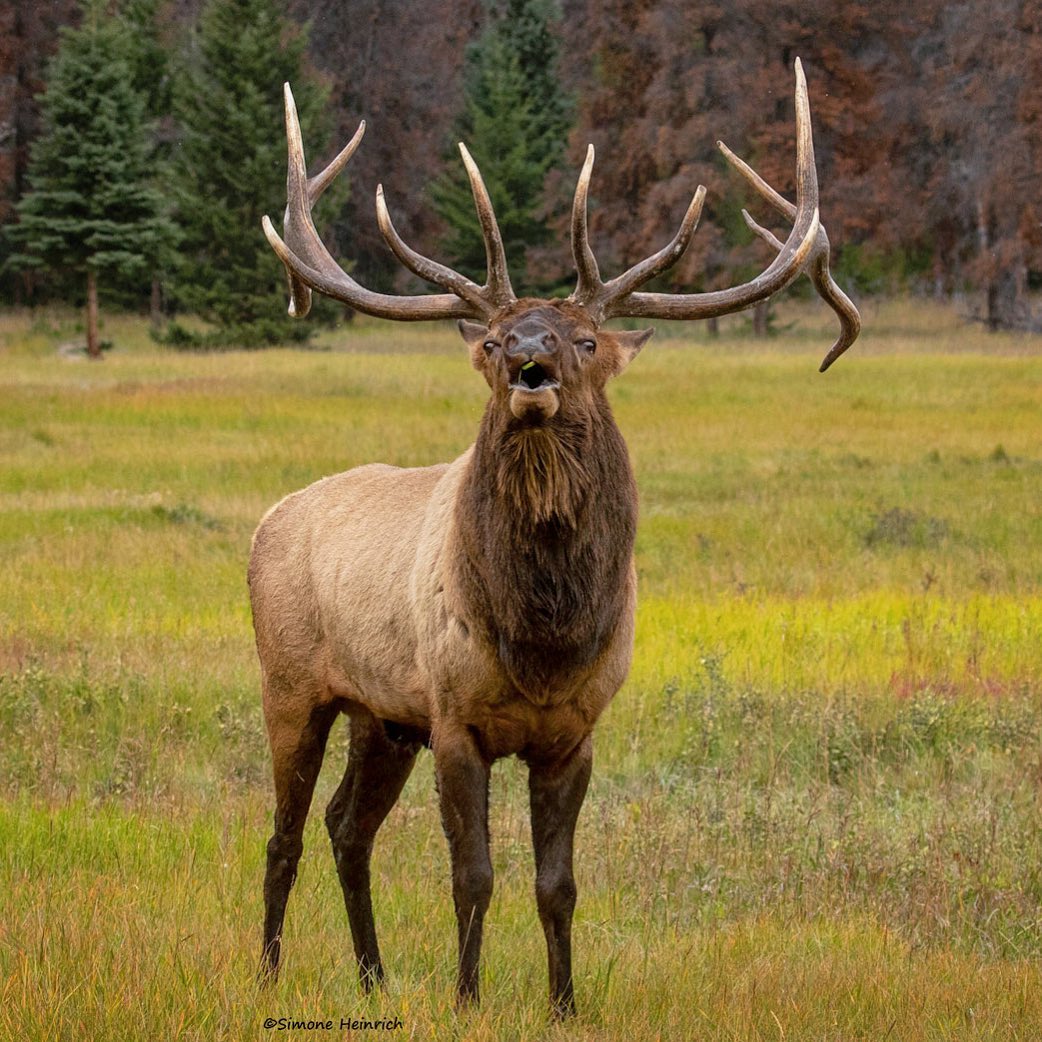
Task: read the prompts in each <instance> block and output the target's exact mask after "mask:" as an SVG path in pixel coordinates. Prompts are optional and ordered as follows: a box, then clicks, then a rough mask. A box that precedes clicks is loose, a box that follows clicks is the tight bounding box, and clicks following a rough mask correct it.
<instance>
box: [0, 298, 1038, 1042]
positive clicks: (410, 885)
mask: <svg viewBox="0 0 1042 1042" xmlns="http://www.w3.org/2000/svg"><path fill="white" fill-rule="evenodd" d="M864 320H865V327H866V328H865V333H864V334H863V337H862V339H861V340H860V341H859V342H858V343H857V344H856V345H855V347H854V348H853V349H852V350H851V351H850V352H849V354H848V355H847V356H846V357H844V358H843V359H841V360H840V361H839V362H837V363H836V365H835V366H834V367H833V368H832V369H831V370H830V371H829V373H828V374H826V375H818V373H817V364H818V362H819V361H820V358H821V357H822V355H823V354H824V353H825V351H826V350H827V348H828V346H829V344H830V343H831V336H832V333H833V329H832V323H831V318H830V314H829V313H828V312H826V311H825V310H824V309H822V308H820V307H817V306H814V305H811V304H809V303H805V302H800V301H793V302H788V303H787V304H785V305H783V306H782V307H781V308H780V310H779V312H778V320H777V326H778V331H777V333H776V335H774V336H773V337H772V338H771V339H769V340H768V341H757V340H754V339H751V338H750V337H749V336H748V334H747V330H746V327H745V324H744V323H743V320H741V319H737V320H735V321H733V322H730V323H724V324H723V329H722V332H721V335H720V336H719V337H718V338H715V339H710V338H709V337H708V335H707V334H706V332H705V331H704V330H703V329H701V328H690V327H679V326H678V327H676V328H670V327H669V326H668V324H667V325H666V327H665V328H662V329H660V332H659V335H658V336H657V337H656V338H655V339H653V340H652V341H651V343H650V344H649V346H648V347H647V348H645V350H644V352H643V353H642V354H641V356H640V357H639V358H638V359H637V360H636V362H635V363H634V364H633V365H632V366H631V368H630V369H629V371H628V372H627V373H626V374H625V375H624V376H623V377H621V378H620V379H619V380H618V381H617V382H616V383H615V384H614V385H613V388H612V392H611V397H612V401H613V405H614V407H615V410H616V414H617V417H618V420H619V424H620V427H621V428H622V430H623V432H624V434H625V435H626V437H627V440H628V443H629V446H630V451H631V455H632V457H633V461H634V466H635V469H636V472H637V479H638V484H639V487H640V491H641V525H640V530H639V535H638V544H637V561H638V570H639V576H640V598H641V600H640V608H639V615H638V632H637V643H636V655H635V659H634V665H633V669H632V672H631V675H630V679H629V681H628V682H627V684H626V685H625V687H624V688H623V689H622V691H621V692H620V693H619V695H618V696H617V698H616V700H615V702H614V704H613V705H612V707H611V708H610V709H609V711H608V713H607V714H606V716H605V717H604V719H603V720H602V722H601V725H600V727H599V729H598V732H597V735H596V742H595V749H596V753H595V768H594V781H593V784H592V787H591V792H590V796H589V798H588V800H587V803H586V806H585V809H584V811H583V815H582V817H581V819H580V824H579V835H578V840H577V876H578V884H579V892H580V896H579V905H578V909H577V915H576V926H575V935H574V943H575V951H576V991H577V996H578V1002H579V1006H580V1015H579V1017H578V1019H577V1020H576V1021H573V1022H571V1023H568V1024H566V1025H550V1024H549V1023H548V1020H547V1015H546V968H545V952H544V947H543V940H542V933H541V930H540V928H539V924H538V919H537V916H536V912H535V903H534V897H533V887H532V880H533V869H532V857H531V852H530V842H529V837H528V823H527V790H526V779H525V775H524V772H523V770H522V768H521V766H520V765H519V764H517V763H515V762H512V761H511V762H503V763H501V764H499V765H497V767H496V769H495V771H494V781H493V819H492V833H493V849H494V862H495V868H496V893H495V897H494V899H493V904H492V908H491V911H490V915H489V920H488V924H487V940H486V945H485V953H484V964H483V978H482V980H483V1006H482V1008H481V1010H480V1011H477V1012H471V1013H466V1014H463V1015H457V1014H456V1013H455V1012H454V1011H453V1008H452V995H453V983H454V972H455V970H454V964H455V931H454V920H453V915H452V902H451V893H450V885H449V871H448V856H447V851H446V848H445V842H444V839H443V837H442V834H441V828H440V822H439V819H438V813H437V807H436V801H435V796H434V787H433V776H432V774H433V772H432V769H431V762H430V757H429V756H427V755H424V756H423V757H421V762H420V764H419V766H418V767H417V770H416V771H415V772H414V774H413V777H412V779H411V780H410V782H409V783H408V785H407V787H406V790H405V793H404V795H403V797H402V800H401V802H400V803H399V805H398V806H397V807H396V809H395V810H394V812H393V813H392V815H391V817H390V818H389V820H388V823H387V825H386V826H385V827H384V829H383V831H382V832H381V834H380V836H379V838H378V841H377V848H376V854H375V857H374V872H373V876H374V903H375V906H376V917H377V929H378V932H379V934H380V940H381V947H382V950H383V954H384V958H385V962H386V964H387V967H388V971H389V976H390V980H389V982H388V986H387V988H386V989H385V990H384V991H383V992H381V993H379V994H377V995H374V996H373V997H371V998H364V997H363V996H362V995H361V994H360V991H359V988H358V985H357V980H356V974H355V967H354V960H353V954H352V951H351V944H350V936H349V933H348V929H347V922H346V916H345V914H344V910H343V905H342V900H341V896H340V891H339V886H338V884H337V881H336V873H335V869H334V866H333V861H332V857H331V854H330V850H329V844H328V840H327V838H326V835H325V831H324V827H323V824H322V821H321V817H322V815H321V809H322V808H323V807H324V805H325V802H326V801H327V800H328V798H329V796H330V795H331V794H332V790H333V788H334V787H335V785H336V783H337V781H338V780H339V777H338V776H339V773H340V771H341V770H342V766H343V763H344V756H345V753H346V738H345V734H344V731H345V729H344V728H343V727H342V726H340V725H338V727H337V728H336V729H335V731H334V734H333V737H332V739H331V744H330V752H329V753H328V754H327V757H326V764H325V767H324V770H323V774H322V777H321V779H320V782H319V791H318V793H317V796H316V803H315V810H314V811H313V814H312V820H311V821H310V822H309V825H308V830H307V833H306V835H305V853H304V858H303V860H302V863H301V869H300V876H299V879H298V882H297V886H296V888H295V889H294V891H293V894H292V896H291V899H290V907H289V913H288V917H287V932H286V940H285V963H284V974H283V977H282V979H281V981H280V982H279V984H278V985H277V986H276V987H275V988H274V989H273V990H271V991H267V992H265V991H259V990H258V988H257V986H256V984H255V979H254V971H255V969H256V965H257V958H258V956H259V949H260V923H261V909H262V902H261V881H262V876H263V852H264V845H265V842H266V840H267V837H268V835H269V832H270V820H271V818H270V816H271V811H272V800H271V796H270V782H269V777H268V771H269V762H268V752H267V746H266V740H265V737H264V731H263V722H262V718H261V713H260V705H259V687H258V671H257V666H256V661H255V656H254V650H253V644H252V632H251V627H250V618H249V605H248V601H247V595H246V584H245V566H246V559H247V555H248V550H249V543H250V536H251V534H252V531H253V529H254V527H255V525H256V523H257V521H258V519H259V518H260V517H261V515H262V514H263V512H264V511H265V510H266V509H267V508H268V507H269V506H270V505H271V504H272V503H273V502H275V501H276V500H277V499H279V498H280V497H281V496H283V495H285V494H287V493H288V492H291V491H294V490H296V489H298V488H300V487H302V486H303V485H305V484H307V483H308V482H310V481H312V480H315V479H317V478H319V477H321V476H323V475H325V474H329V473H333V472H335V471H338V470H343V469H346V468H348V467H350V466H354V465H356V464H359V463H364V462H369V461H373V460H383V461H386V462H392V463H396V464H399V465H403V466H420V465H424V464H428V463H434V462H439V461H443V460H447V459H450V458H452V457H453V456H455V455H457V454H459V453H460V452H461V451H463V450H464V449H465V448H466V447H467V445H468V444H470V442H471V440H472V438H473V435H474V433H475V430H476V427H477V422H478V419H479V417H480V414H481V409H482V406H483V401H484V397H485V386H484V383H483V381H482V380H481V379H480V377H479V376H478V375H477V374H476V373H474V372H472V371H471V369H470V368H469V365H468V363H467V360H466V357H465V354H464V350H463V347H462V344H461V343H460V342H459V341H458V339H457V337H456V334H455V332H454V331H453V330H451V329H450V328H445V329H442V328H440V327H421V328H408V327H390V326H387V327H385V326H383V325H380V324H378V323H364V322H363V323H356V324H352V325H345V326H341V327H339V328H338V329H330V330H326V331H323V332H322V333H321V335H320V336H319V337H318V338H317V341H316V344H315V347H316V349H315V350H309V351H300V350H296V351H289V350H285V351H283V350H274V351H264V352H236V353H229V354H180V353H175V352H172V351H170V350H167V349H163V348H159V347H156V346H155V345H153V344H152V343H151V342H150V341H149V338H148V336H147V331H146V327H145V324H144V323H143V321H141V320H139V319H136V318H133V317H109V318H108V319H107V320H106V324H105V326H104V328H103V331H102V332H103V336H104V337H106V338H107V339H110V340H111V341H112V342H113V345H114V346H113V349H112V350H111V351H110V352H108V355H107V357H106V358H105V360H104V361H103V362H100V363H88V362H87V361H85V360H84V359H82V358H81V357H78V356H76V355H74V354H70V353H68V352H67V351H64V350H61V347H62V345H63V344H66V343H68V342H70V341H75V340H76V339H77V337H80V338H82V333H81V332H78V330H77V319H76V316H74V315H72V314H66V313H63V312H39V313H36V314H30V313H27V312H24V313H23V312H8V313H6V314H5V315H3V316H0V594H2V596H0V893H2V894H3V901H2V905H0V907H2V911H0V1039H8V1038H10V1039H12V1040H13V1039H18V1040H25V1042H29V1040H44V1039H74V1038H75V1039H84V1038H96V1039H112V1040H116V1039H139V1038H140V1039H143V1038H156V1039H186V1040H187V1039H193V1040H194V1039H199V1040H203V1039H206V1040H209V1039H239V1038H249V1039H256V1038H259V1039H264V1038H279V1039H281V1038H301V1039H318V1038H323V1037H328V1036H329V1035H330V1034H333V1033H335V1034H337V1035H338V1036H340V1037H344V1035H345V1032H341V1031H339V1030H337V1031H336V1032H328V1031H308V1030H294V1029H285V1030H282V1029H279V1028H277V1027H276V1028H275V1029H267V1028H265V1027H264V1021H265V1019H266V1018H269V1017H270V1018H275V1019H277V1018H280V1017H287V1018H294V1019H298V1020H326V1019H331V1020H333V1021H334V1022H335V1023H336V1024H337V1025H339V1022H340V1018H342V1017H343V1018H345V1019H348V1020H350V1019H352V1018H358V1019H365V1018H370V1019H373V1018H377V1017H381V1016H383V1017H392V1018H393V1017H399V1018H401V1021H402V1022H403V1025H404V1026H403V1027H402V1028H401V1029H400V1030H398V1031H394V1032H387V1031H377V1032H373V1033H371V1034H366V1033H365V1032H357V1031H356V1032H353V1033H347V1036H348V1037H374V1038H376V1037H380V1038H395V1039H399V1038H400V1039H432V1038H436V1039H441V1038H449V1039H468V1040H469V1039H474V1040H485V1039H487V1040H492V1039H497V1040H498V1039H503V1040H506V1039H510V1040H516V1039H542V1038H549V1039H582V1040H610V1039H629V1040H634V1042H643V1040H645V1039H648V1040H650V1039H683V1040H686V1039H700V1040H702V1039H706V1040H708V1039H729V1040H736V1042H737V1040H749V1039H778V1040H782V1039H815V1040H823V1039H828V1040H848V1039H872V1040H882V1039H892V1040H894V1042H898V1040H913V1042H914V1040H920V1039H931V1040H932V1039H996V1040H998V1039H1025V1040H1034V1039H1037V1038H1039V1037H1042V812H1040V809H1039V790H1040V786H1042V494H1040V488H1042V419H1040V417H1042V350H1040V348H1039V341H1038V340H1037V338H1035V339H1031V338H1026V337H1015V336H1003V335H987V334H985V333H984V332H982V331H979V330H978V329H977V328H974V327H972V326H969V325H967V324H966V323H965V322H964V321H963V320H962V318H961V317H960V316H959V314H958V313H957V312H956V310H955V309H954V308H942V307H940V306H933V305H929V304H924V303H917V304H914V305H913V304H909V303H905V302H896V303H888V304H882V305H872V304H869V305H868V306H866V308H865V312H864Z"/></svg>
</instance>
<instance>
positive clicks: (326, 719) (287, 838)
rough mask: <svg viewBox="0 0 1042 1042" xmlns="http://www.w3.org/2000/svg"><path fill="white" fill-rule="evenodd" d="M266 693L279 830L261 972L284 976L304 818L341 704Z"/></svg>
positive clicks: (268, 885) (268, 878) (267, 885)
mask: <svg viewBox="0 0 1042 1042" xmlns="http://www.w3.org/2000/svg"><path fill="white" fill-rule="evenodd" d="M265 695H266V697H265V700H264V715H265V721H266V723H267V725H268V738H269V740H270V742H271V757H272V764H273V767H274V775H275V832H274V834H273V835H272V837H271V839H270V840H269V841H268V864H267V869H266V871H265V873H264V951H263V954H262V956H261V975H262V977H264V978H269V979H274V978H275V977H277V976H278V970H279V958H280V956H281V954H282V923H283V920H284V918H285V916H286V902H287V900H288V899H289V891H290V888H291V887H292V886H293V882H294V880H295V879H296V877H297V863H298V862H299V861H300V855H301V853H302V851H303V849H304V844H303V841H302V837H303V834H304V822H305V821H306V820H307V816H308V810H309V808H310V807H311V797H312V794H313V793H314V791H315V781H316V780H317V778H318V772H319V769H320V768H321V766H322V756H323V754H324V753H325V749H326V739H327V738H328V737H329V729H330V727H332V725H333V721H334V720H335V719H336V716H337V713H338V712H339V708H338V707H337V706H336V705H333V704H326V705H315V706H313V708H312V709H311V710H310V711H309V712H307V713H301V712H299V709H298V707H299V703H300V700H299V699H296V700H294V701H293V702H289V704H288V706H286V705H284V704H283V703H282V702H281V701H276V700H275V699H273V698H271V697H269V696H268V693H267V692H266V693H265ZM293 710H298V711H296V712H294V711H293Z"/></svg>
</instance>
